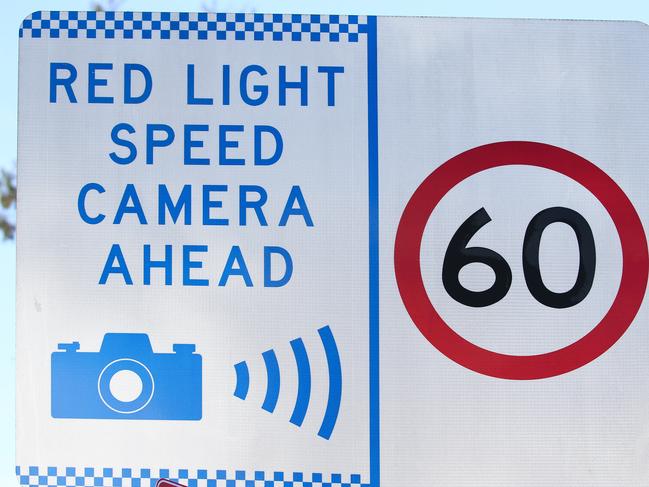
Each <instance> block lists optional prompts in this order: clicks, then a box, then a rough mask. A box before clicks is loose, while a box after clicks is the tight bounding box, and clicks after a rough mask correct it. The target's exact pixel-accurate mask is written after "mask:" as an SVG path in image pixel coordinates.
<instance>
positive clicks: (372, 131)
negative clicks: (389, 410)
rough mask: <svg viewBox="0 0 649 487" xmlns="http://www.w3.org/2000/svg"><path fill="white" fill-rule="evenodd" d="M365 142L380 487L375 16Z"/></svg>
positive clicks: (373, 415) (375, 471) (373, 428)
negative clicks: (366, 152)
mask: <svg viewBox="0 0 649 487" xmlns="http://www.w3.org/2000/svg"><path fill="white" fill-rule="evenodd" d="M367 27H368V31H367V142H368V144H367V145H368V148H367V149H368V179H369V232H370V235H369V254H370V255H369V266H370V269H369V271H370V272H369V298H370V302H369V314H370V323H369V331H370V350H369V352H370V484H371V486H372V487H379V486H380V485H381V466H380V461H381V454H380V428H381V418H380V415H379V411H380V394H379V350H380V349H379V126H378V125H379V121H378V70H377V63H378V55H377V52H378V40H377V30H378V29H377V20H376V17H375V16H369V17H368V18H367Z"/></svg>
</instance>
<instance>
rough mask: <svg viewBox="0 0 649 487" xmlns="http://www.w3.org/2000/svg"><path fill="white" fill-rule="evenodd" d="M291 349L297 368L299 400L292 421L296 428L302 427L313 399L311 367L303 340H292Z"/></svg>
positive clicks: (296, 402)
mask: <svg viewBox="0 0 649 487" xmlns="http://www.w3.org/2000/svg"><path fill="white" fill-rule="evenodd" d="M291 348H292V349H293V355H294V356H295V364H296V366H297V399H296V400H295V407H294V408H293V414H291V419H290V421H291V423H293V424H294V425H296V426H302V423H303V422H304V417H305V416H306V411H307V409H308V408H309V400H310V398H311V365H310V364H309V356H308V355H307V353H306V348H305V347H304V342H303V341H302V339H301V338H296V339H295V340H292V341H291Z"/></svg>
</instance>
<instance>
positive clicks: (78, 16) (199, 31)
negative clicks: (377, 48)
mask: <svg viewBox="0 0 649 487" xmlns="http://www.w3.org/2000/svg"><path fill="white" fill-rule="evenodd" d="M367 32H368V26H367V17H365V16H359V15H301V14H258V13H252V14H243V13H208V12H195V13H187V12H174V13H172V12H61V11H42V12H34V13H33V14H31V15H30V16H29V17H27V18H26V19H25V20H24V21H23V23H22V26H21V28H20V37H26V38H32V39H39V38H47V39H180V40H189V39H198V40H209V39H217V40H240V41H245V40H255V41H265V40H271V41H285V40H290V41H315V42H320V41H329V42H358V41H359V38H360V36H362V35H366V34H367Z"/></svg>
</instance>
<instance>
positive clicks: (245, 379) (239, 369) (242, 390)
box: [234, 362, 250, 400]
mask: <svg viewBox="0 0 649 487" xmlns="http://www.w3.org/2000/svg"><path fill="white" fill-rule="evenodd" d="M234 370H235V371H236V373H237V387H236V388H235V390H234V395H235V396H236V397H238V398H239V399H243V400H245V399H246V397H248V389H249V388H250V373H249V372H248V364H247V363H246V362H239V363H238V364H235V366H234Z"/></svg>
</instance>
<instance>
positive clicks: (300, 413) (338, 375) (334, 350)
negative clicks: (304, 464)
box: [234, 326, 343, 440]
mask: <svg viewBox="0 0 649 487" xmlns="http://www.w3.org/2000/svg"><path fill="white" fill-rule="evenodd" d="M318 334H319V335H320V340H321V341H322V346H323V347H324V351H325V357H326V359H327V367H328V369H329V396H328V398H327V407H326V409H325V414H324V417H323V419H322V424H321V426H320V430H319V431H318V436H320V437H322V438H324V439H325V440H328V439H329V438H331V434H332V433H333V430H334V427H335V426H336V421H337V419H338V413H339V412H340V401H341V398H342V384H343V377H342V368H341V365H340V354H339V353H338V346H337V345H336V339H335V338H334V335H333V333H332V331H331V328H329V326H324V327H322V328H320V329H318ZM290 344H291V349H292V350H293V356H294V357H295V364H296V366H297V376H298V388H297V398H296V400H295V406H294V407H293V413H292V414H291V419H290V420H289V421H290V422H291V423H293V424H294V425H296V426H302V423H303V422H304V418H305V417H306V413H307V410H308V408H309V401H310V399H311V365H310V363H309V356H308V354H307V351H306V347H305V346H304V342H303V341H302V339H301V338H296V339H295V340H291V342H290ZM261 355H262V358H263V359H264V365H265V366H266V375H267V377H268V381H267V384H268V385H267V389H266V396H265V398H264V402H263V404H262V406H261V408H262V409H264V410H265V411H268V412H269V413H272V412H273V411H275V406H277V400H278V398H279V389H280V382H281V381H280V371H279V363H278V362H277V356H276V355H275V351H274V350H273V349H270V350H267V351H265V352H264V353H262V354H261ZM234 369H235V371H236V373H237V385H236V388H235V390H234V395H235V396H236V397H238V398H239V399H242V400H245V399H246V397H247V396H248V390H249V388H250V372H249V370H248V364H247V363H246V362H245V361H243V362H239V363H238V364H235V366H234Z"/></svg>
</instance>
